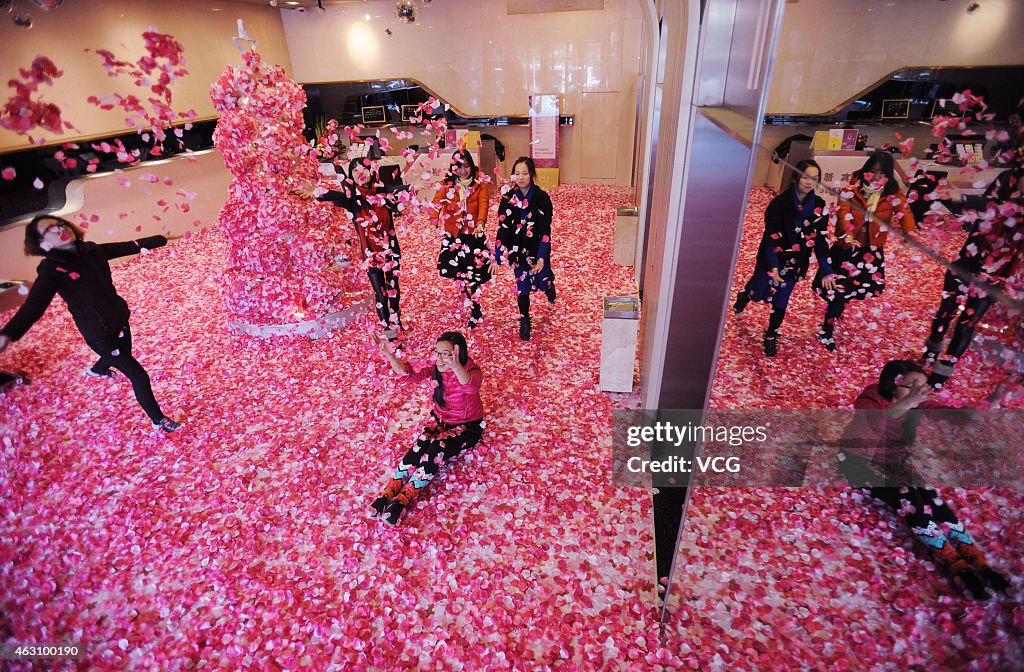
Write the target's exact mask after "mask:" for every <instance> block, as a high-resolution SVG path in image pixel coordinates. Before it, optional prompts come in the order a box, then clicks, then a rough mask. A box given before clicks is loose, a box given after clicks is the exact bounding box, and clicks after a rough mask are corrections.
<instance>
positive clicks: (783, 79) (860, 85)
mask: <svg viewBox="0 0 1024 672" xmlns="http://www.w3.org/2000/svg"><path fill="white" fill-rule="evenodd" d="M980 4H981V7H980V8H979V9H978V11H976V12H975V13H973V14H970V15H969V14H967V12H966V11H965V9H966V7H967V5H968V3H967V2H937V1H936V0H898V2H893V0H858V1H857V2H837V1H834V0H800V2H795V3H794V2H791V3H786V8H785V14H784V16H783V19H782V29H781V33H780V35H779V48H778V50H777V51H776V54H775V64H774V66H773V70H772V89H771V92H770V94H769V98H768V106H767V111H768V113H769V114H787V113H793V114H797V113H802V114H821V113H825V112H828V111H829V110H831V109H833V108H835V107H837V106H839V105H841V104H843V103H844V102H845V101H846V100H848V99H850V98H851V97H853V96H854V95H856V94H857V93H859V92H860V91H862V90H864V89H865V88H867V87H869V86H871V85H872V84H874V83H875V82H877V81H878V80H880V79H881V78H883V77H885V76H886V75H887V74H889V73H890V72H892V71H894V70H898V69H900V68H903V67H911V66H940V65H947V66H954V65H955V66H965V65H1020V64H1022V63H1024V40H1021V39H1020V27H1021V26H1024V2H1021V0H982V2H981V3H980Z"/></svg>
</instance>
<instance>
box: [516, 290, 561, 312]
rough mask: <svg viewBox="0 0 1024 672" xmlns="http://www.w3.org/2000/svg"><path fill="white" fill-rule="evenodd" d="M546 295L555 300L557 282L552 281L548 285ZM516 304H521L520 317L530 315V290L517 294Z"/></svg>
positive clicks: (549, 299) (550, 299)
mask: <svg viewBox="0 0 1024 672" xmlns="http://www.w3.org/2000/svg"><path fill="white" fill-rule="evenodd" d="M544 294H545V296H547V297H548V301H554V300H555V283H554V282H552V283H551V284H550V285H548V288H547V289H545V290H544ZM516 305H518V306H519V315H520V317H529V316H530V292H523V293H522V294H517V295H516Z"/></svg>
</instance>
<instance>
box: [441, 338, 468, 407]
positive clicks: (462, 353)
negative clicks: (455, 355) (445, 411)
mask: <svg viewBox="0 0 1024 672" xmlns="http://www.w3.org/2000/svg"><path fill="white" fill-rule="evenodd" d="M441 341H444V342H445V343H451V344H452V348H455V347H458V348H459V364H462V365H463V366H465V365H466V362H468V361H469V353H468V352H466V337H465V336H463V335H462V334H460V333H459V332H457V331H446V332H444V333H443V334H441V335H440V336H438V337H437V342H438V343H440V342H441ZM434 382H435V383H436V384H437V386H436V387H435V388H434V403H435V404H437V405H438V406H440V407H441V408H444V407H445V403H444V379H443V378H442V377H441V372H440V371H438V370H437V365H436V364H435V365H434Z"/></svg>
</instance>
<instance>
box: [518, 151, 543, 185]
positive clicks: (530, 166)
mask: <svg viewBox="0 0 1024 672" xmlns="http://www.w3.org/2000/svg"><path fill="white" fill-rule="evenodd" d="M520 163H521V164H523V165H524V166H526V170H528V171H529V172H530V185H531V186H532V185H534V184H537V164H535V163H534V162H533V159H531V158H530V157H528V156H520V157H519V158H518V159H516V160H515V161H513V162H512V172H513V173H514V172H516V166H518V165H519V164H520Z"/></svg>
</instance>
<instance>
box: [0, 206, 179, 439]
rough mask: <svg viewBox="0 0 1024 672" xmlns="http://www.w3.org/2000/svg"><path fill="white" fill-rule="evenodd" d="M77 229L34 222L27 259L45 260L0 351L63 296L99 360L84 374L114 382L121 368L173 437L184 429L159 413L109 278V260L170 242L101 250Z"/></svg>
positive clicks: (151, 240)
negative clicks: (135, 354)
mask: <svg viewBox="0 0 1024 672" xmlns="http://www.w3.org/2000/svg"><path fill="white" fill-rule="evenodd" d="M84 236H85V234H84V233H83V232H82V230H81V229H79V228H78V227H77V226H75V225H74V224H72V223H71V222H69V221H67V220H66V219H61V218H60V217H54V216H52V215H40V216H38V217H35V218H34V219H33V220H32V221H31V222H29V223H28V225H27V226H26V227H25V254H27V255H29V256H38V257H43V260H42V261H41V262H39V267H38V269H37V272H38V274H39V276H38V277H37V278H36V281H35V282H34V283H33V284H32V289H31V291H29V294H28V298H27V299H26V300H25V303H24V304H23V305H22V306H21V308H20V309H19V310H18V312H17V313H15V315H14V317H12V318H11V321H10V322H8V323H7V325H6V326H5V327H4V328H3V329H0V352H3V351H4V349H5V348H6V347H7V344H8V343H9V342H10V341H17V340H18V339H19V338H21V337H22V336H24V335H25V332H27V331H28V330H29V329H30V328H31V327H32V325H33V324H35V323H36V322H37V321H38V320H39V318H41V317H42V316H43V313H45V312H46V309H47V308H48V307H49V305H50V302H51V301H53V297H54V295H56V294H59V295H60V297H61V298H62V299H64V303H66V304H67V306H68V310H69V311H70V312H71V317H72V318H74V320H75V326H76V327H78V331H79V332H81V334H82V337H83V338H84V339H85V342H86V343H87V344H88V345H89V347H90V348H92V349H93V350H94V351H95V352H96V354H98V355H99V356H100V358H99V359H98V360H97V361H96V363H95V364H93V365H92V366H91V367H90V368H88V369H86V370H85V374H84V375H86V376H89V377H92V378H113V377H114V372H113V371H112V370H111V369H117V370H118V371H120V372H121V373H123V374H124V375H125V376H126V377H127V378H128V380H130V381H131V383H132V389H133V390H134V392H135V399H136V401H138V402H139V405H140V406H142V409H143V410H144V411H145V412H146V415H148V416H149V419H150V420H152V421H153V426H154V427H157V428H159V429H162V430H163V431H165V432H173V431H174V430H176V429H178V427H180V426H181V423H179V422H176V421H174V420H172V419H170V418H168V417H167V416H166V415H164V414H163V411H161V410H160V405H159V404H158V403H157V401H156V398H155V397H154V396H153V387H152V384H151V383H150V380H149V375H148V374H147V373H146V370H145V369H143V368H142V365H141V364H139V362H138V360H136V359H135V358H134V357H133V356H132V332H131V329H130V328H129V327H128V318H129V316H130V315H131V311H130V310H129V309H128V304H127V303H125V300H124V299H122V298H121V297H120V296H119V295H118V293H117V289H116V288H115V287H114V282H113V280H112V279H111V276H110V264H109V263H108V262H109V260H111V259H116V258H118V257H127V256H129V255H132V254H138V253H139V251H140V250H144V249H152V248H154V247H161V246H163V245H166V244H167V241H168V239H169V238H168V237H165V236H150V237H148V238H140V239H138V240H132V241H128V242H124V243H103V244H102V245H97V244H96V243H90V242H87V241H85V240H84Z"/></svg>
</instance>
